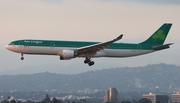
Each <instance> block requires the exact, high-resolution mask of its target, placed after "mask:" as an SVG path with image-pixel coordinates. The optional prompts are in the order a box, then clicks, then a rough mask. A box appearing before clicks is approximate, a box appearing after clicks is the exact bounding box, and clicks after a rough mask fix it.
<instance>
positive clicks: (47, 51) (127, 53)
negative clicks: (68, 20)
mask: <svg viewBox="0 0 180 103" xmlns="http://www.w3.org/2000/svg"><path fill="white" fill-rule="evenodd" d="M6 48H7V49H8V50H10V51H13V52H16V53H23V54H37V55H59V52H60V51H62V50H76V48H69V47H40V46H22V45H7V46H6ZM154 51H155V50H142V49H104V50H100V51H98V52H97V53H96V54H95V55H94V56H92V57H131V56H137V55H142V54H147V53H151V52H154ZM78 57H85V55H80V56H78Z"/></svg>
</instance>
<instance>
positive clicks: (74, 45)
mask: <svg viewBox="0 0 180 103" xmlns="http://www.w3.org/2000/svg"><path fill="white" fill-rule="evenodd" d="M97 43H99V42H82V41H55V40H17V41H13V42H11V43H10V44H9V45H24V46H41V47H71V48H79V47H84V46H89V45H93V44H97ZM152 46H153V45H151V44H128V43H112V44H110V45H109V47H108V48H109V49H143V50H152Z"/></svg>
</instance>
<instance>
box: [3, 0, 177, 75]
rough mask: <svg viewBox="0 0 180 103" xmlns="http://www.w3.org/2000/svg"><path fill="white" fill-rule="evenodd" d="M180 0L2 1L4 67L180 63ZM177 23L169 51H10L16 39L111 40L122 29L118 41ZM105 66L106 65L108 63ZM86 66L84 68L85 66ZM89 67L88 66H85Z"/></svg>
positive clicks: (135, 39)
mask: <svg viewBox="0 0 180 103" xmlns="http://www.w3.org/2000/svg"><path fill="white" fill-rule="evenodd" d="M179 19H180V0H151V1H150V0H0V36H1V40H0V56H1V58H0V71H4V70H11V69H16V68H19V67H23V66H36V65H44V64H49V65H53V64H56V65H59V67H60V68H59V69H63V68H61V65H67V66H71V67H72V68H73V65H76V68H73V69H77V71H78V72H81V69H79V68H82V65H83V67H85V68H83V70H84V69H85V70H97V69H103V68H109V67H120V66H130V67H131V66H144V65H147V64H156V63H168V64H176V65H180V63H179V61H180V59H179V56H180V53H179V51H180V36H179V35H180V29H179V28H180V20H179ZM165 22H168V23H173V26H172V28H171V31H170V32H169V35H168V37H167V40H166V43H171V42H173V43H175V44H174V45H172V46H171V48H170V49H168V50H163V51H159V52H156V53H152V54H148V55H144V56H139V57H132V58H115V59H113V58H101V59H94V61H95V62H96V64H95V65H94V66H92V67H88V65H85V64H84V63H83V61H84V59H78V58H77V59H74V60H71V61H60V60H59V57H58V56H28V55H25V60H24V61H21V60H20V55H19V54H17V53H13V52H10V51H7V50H6V49H5V48H4V46H5V45H6V44H8V43H9V42H11V41H13V40H17V39H55V40H81V41H100V42H103V41H107V40H110V39H113V38H115V37H117V36H118V35H119V34H121V33H123V34H124V37H123V39H122V40H121V41H118V42H130V43H132V42H134V43H137V42H141V41H143V40H145V39H147V38H148V37H149V36H150V35H151V34H152V33H153V32H154V31H155V30H156V29H158V28H159V27H160V26H161V25H162V24H163V23H165ZM107 63H108V66H107V65H103V64H107ZM84 65H85V66H84ZM86 67H87V68H86Z"/></svg>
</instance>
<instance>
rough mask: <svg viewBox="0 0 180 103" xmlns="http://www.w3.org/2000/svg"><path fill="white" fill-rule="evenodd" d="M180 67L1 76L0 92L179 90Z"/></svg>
mask: <svg viewBox="0 0 180 103" xmlns="http://www.w3.org/2000/svg"><path fill="white" fill-rule="evenodd" d="M179 81H180V67H179V66H175V65H167V64H154V65H147V66H144V67H132V68H129V67H123V68H111V69H103V70H93V71H88V72H84V73H80V74H68V75H66V74H55V73H49V72H45V73H37V74H21V75H13V76H12V75H3V76H0V90H4V91H9V90H20V91H40V90H53V89H57V90H61V91H77V90H84V89H86V88H89V89H99V90H105V89H107V88H109V87H116V88H117V89H118V90H121V91H165V92H167V91H179V90H180V82H179Z"/></svg>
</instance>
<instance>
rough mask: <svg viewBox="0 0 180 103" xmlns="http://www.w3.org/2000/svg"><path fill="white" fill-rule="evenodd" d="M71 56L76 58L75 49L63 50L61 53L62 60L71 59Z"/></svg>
mask: <svg viewBox="0 0 180 103" xmlns="http://www.w3.org/2000/svg"><path fill="white" fill-rule="evenodd" d="M71 58H75V51H74V50H63V51H61V54H60V60H69V59H71Z"/></svg>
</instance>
